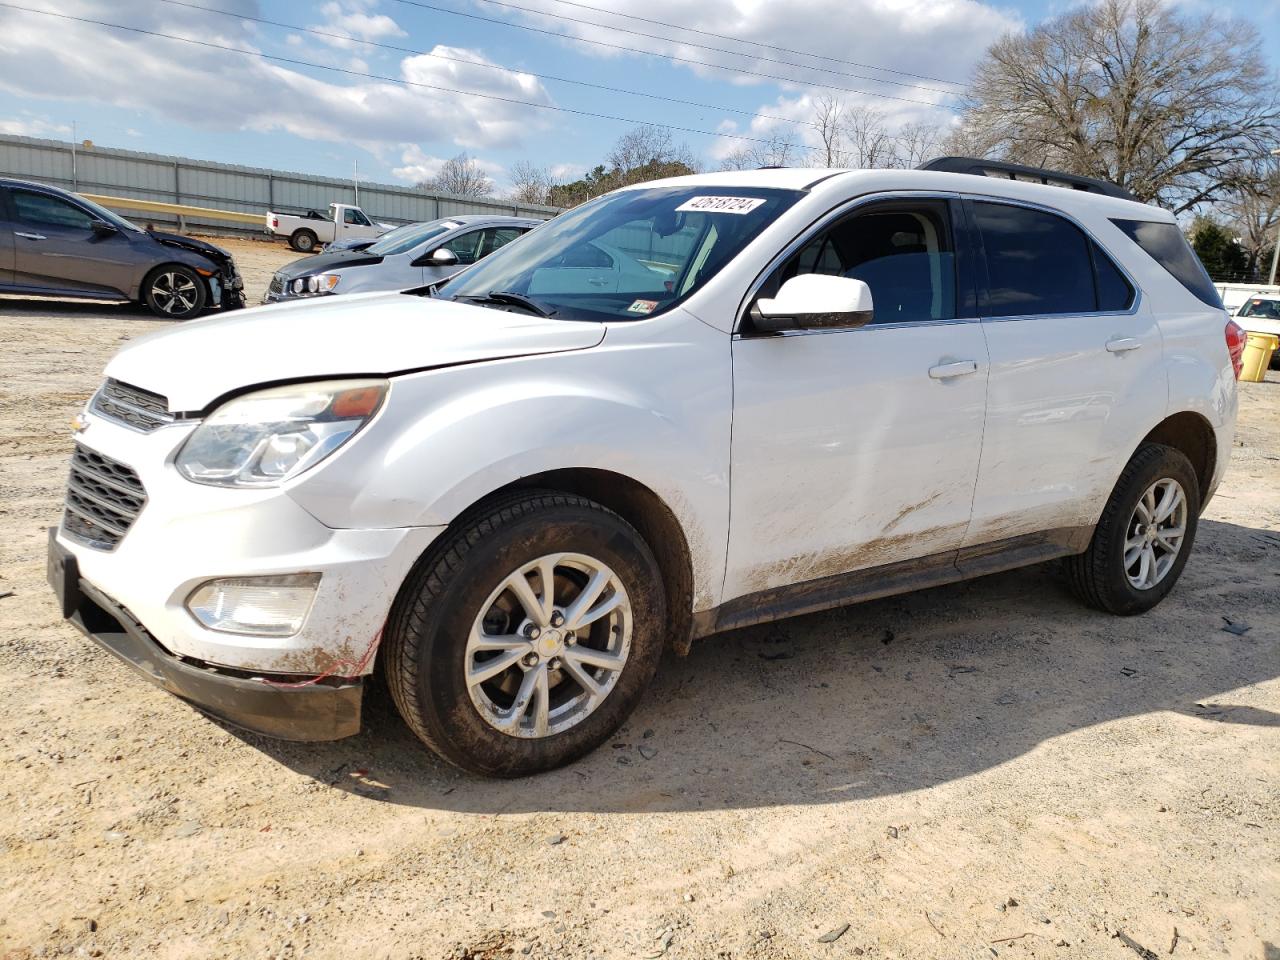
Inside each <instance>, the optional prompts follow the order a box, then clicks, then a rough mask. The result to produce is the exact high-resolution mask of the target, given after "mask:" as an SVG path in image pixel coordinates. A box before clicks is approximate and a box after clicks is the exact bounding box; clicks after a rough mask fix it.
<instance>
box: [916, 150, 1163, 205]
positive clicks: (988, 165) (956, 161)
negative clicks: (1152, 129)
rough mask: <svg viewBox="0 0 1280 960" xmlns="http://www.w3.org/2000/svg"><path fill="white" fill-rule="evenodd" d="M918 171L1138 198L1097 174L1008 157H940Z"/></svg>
mask: <svg viewBox="0 0 1280 960" xmlns="http://www.w3.org/2000/svg"><path fill="white" fill-rule="evenodd" d="M916 169H917V170H937V171H941V172H943V173H969V174H973V175H975V176H979V177H996V178H998V179H1002V180H1022V181H1024V182H1027V183H1046V184H1048V185H1049V186H1053V187H1066V188H1068V189H1070V190H1085V191H1087V192H1089V193H1100V194H1103V195H1104V196H1108V197H1118V198H1119V199H1121V200H1133V201H1135V202H1137V200H1138V198H1137V197H1135V196H1134V195H1133V194H1132V193H1130V192H1129V191H1128V190H1126V189H1125V188H1124V187H1121V186H1117V185H1116V184H1114V183H1108V182H1107V181H1106V180H1096V179H1094V178H1093V177H1082V176H1079V175H1078V174H1074V173H1062V172H1061V171H1059V170H1045V169H1043V168H1041V167H1026V166H1023V165H1022V164H1020V163H1008V162H1006V161H1004V160H983V159H980V158H978V157H936V158H934V159H933V160H930V161H928V162H927V163H922V164H920V166H918V167H917V168H916Z"/></svg>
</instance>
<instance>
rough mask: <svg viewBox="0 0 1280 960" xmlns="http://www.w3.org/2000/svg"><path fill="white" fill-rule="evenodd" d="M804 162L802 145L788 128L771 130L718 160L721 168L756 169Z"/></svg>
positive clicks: (788, 165)
mask: <svg viewBox="0 0 1280 960" xmlns="http://www.w3.org/2000/svg"><path fill="white" fill-rule="evenodd" d="M803 163H804V147H802V146H801V145H800V144H799V143H797V142H796V138H795V134H793V133H792V132H791V131H790V130H788V131H785V132H783V133H779V132H778V131H776V130H775V131H773V132H771V133H770V134H769V135H768V136H767V137H760V138H759V139H758V141H757V142H754V143H751V144H749V145H746V146H742V147H739V148H738V149H737V150H734V151H733V152H732V153H730V154H728V155H727V156H725V157H724V158H723V159H722V160H721V161H720V169H721V170H758V169H760V168H761V167H798V166H802V165H803Z"/></svg>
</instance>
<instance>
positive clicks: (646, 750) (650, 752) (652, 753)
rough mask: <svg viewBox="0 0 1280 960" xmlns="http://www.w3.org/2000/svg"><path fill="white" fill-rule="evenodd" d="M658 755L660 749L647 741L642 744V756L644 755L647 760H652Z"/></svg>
mask: <svg viewBox="0 0 1280 960" xmlns="http://www.w3.org/2000/svg"><path fill="white" fill-rule="evenodd" d="M657 755H658V751H657V750H655V749H654V748H653V747H651V746H649V745H648V744H647V743H642V744H640V756H642V757H644V758H645V759H646V760H652V759H653V758H654V757H656V756H657Z"/></svg>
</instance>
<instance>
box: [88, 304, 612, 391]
mask: <svg viewBox="0 0 1280 960" xmlns="http://www.w3.org/2000/svg"><path fill="white" fill-rule="evenodd" d="M604 334H605V326H604V324H601V323H592V322H589V321H581V320H554V319H544V318H542V317H536V316H532V315H530V314H526V313H516V312H510V313H509V312H507V311H505V310H495V309H492V308H489V307H478V306H472V305H469V304H463V303H454V302H452V301H450V300H432V299H429V298H426V297H416V296H407V295H405V294H402V293H369V294H359V293H357V294H348V295H346V296H340V297H323V298H319V299H317V300H310V301H308V300H302V301H299V302H297V303H286V304H277V305H274V306H268V307H258V308H255V309H250V310H237V311H235V312H234V313H232V314H229V315H226V316H223V315H215V316H211V317H207V318H205V319H202V320H190V321H187V322H186V323H183V324H176V325H174V326H172V327H170V328H168V329H166V330H161V331H158V332H156V333H152V334H148V335H147V336H144V337H139V338H138V339H137V340H134V341H132V342H130V343H129V344H128V345H127V346H125V347H124V348H123V349H122V350H121V351H120V352H119V353H117V354H116V355H115V357H114V358H112V360H111V362H110V363H108V364H107V370H106V375H107V376H108V377H113V378H115V379H116V380H121V381H123V382H125V383H129V384H132V385H134V386H136V387H141V388H142V389H144V390H150V391H153V392H155V393H159V394H162V395H164V396H166V397H168V398H169V409H170V410H171V411H173V412H174V413H194V412H198V411H201V410H204V409H205V408H206V407H208V406H209V405H210V404H211V403H213V402H214V401H215V400H217V399H219V398H220V397H223V396H225V395H226V394H228V393H232V392H234V391H238V390H242V389H244V388H246V387H253V386H257V385H259V384H266V383H273V382H279V381H288V380H310V379H316V380H320V379H329V378H340V377H349V376H375V375H376V376H386V375H390V374H394V373H404V372H407V371H410V370H422V369H429V368H431V367H440V366H452V365H455V364H460V363H476V362H479V361H482V360H498V359H503V358H510V357H523V356H531V355H533V354H540V353H559V352H561V351H565V350H584V349H586V348H588V347H594V346H595V345H596V344H598V343H600V341H601V340H603V339H604Z"/></svg>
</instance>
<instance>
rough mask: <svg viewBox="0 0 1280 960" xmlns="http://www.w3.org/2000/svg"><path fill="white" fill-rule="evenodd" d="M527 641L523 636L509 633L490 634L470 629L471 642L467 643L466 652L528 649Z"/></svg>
mask: <svg viewBox="0 0 1280 960" xmlns="http://www.w3.org/2000/svg"><path fill="white" fill-rule="evenodd" d="M528 649H529V641H528V640H527V639H525V638H524V637H522V636H520V635H518V634H514V633H510V634H506V635H504V636H500V637H495V636H490V635H489V634H487V633H484V632H482V631H480V630H472V631H471V642H470V643H468V644H467V652H468V653H478V652H480V651H482V650H528Z"/></svg>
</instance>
